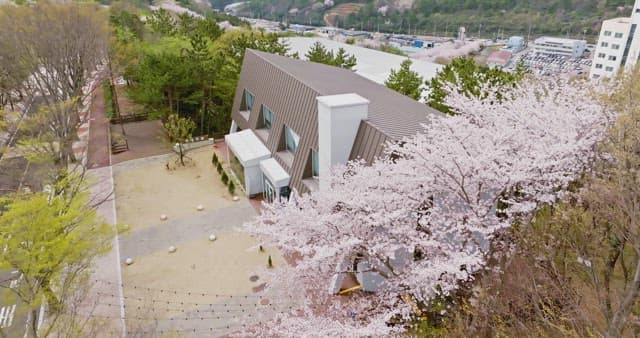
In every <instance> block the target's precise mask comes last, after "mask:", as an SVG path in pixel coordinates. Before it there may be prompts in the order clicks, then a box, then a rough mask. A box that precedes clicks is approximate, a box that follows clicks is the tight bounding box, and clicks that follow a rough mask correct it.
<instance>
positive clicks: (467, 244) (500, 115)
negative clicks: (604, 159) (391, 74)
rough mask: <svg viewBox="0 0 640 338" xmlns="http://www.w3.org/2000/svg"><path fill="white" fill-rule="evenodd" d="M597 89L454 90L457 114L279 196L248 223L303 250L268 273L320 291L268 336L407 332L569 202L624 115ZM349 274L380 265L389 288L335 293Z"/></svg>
mask: <svg viewBox="0 0 640 338" xmlns="http://www.w3.org/2000/svg"><path fill="white" fill-rule="evenodd" d="M588 89H589V87H588V85H587V84H569V83H563V82H560V83H556V82H552V83H549V82H539V81H530V82H527V83H526V84H523V85H522V86H519V87H517V88H514V95H513V98H512V99H510V100H503V101H499V100H497V99H496V95H497V93H494V92H491V91H489V90H487V97H486V99H488V100H489V101H494V103H493V104H491V103H489V102H487V100H480V99H479V98H478V97H476V96H471V97H468V96H467V95H465V94H464V92H463V91H456V90H453V91H452V92H451V93H450V94H449V95H450V97H449V99H448V101H447V104H448V105H449V106H450V107H451V108H452V109H454V110H455V111H456V112H458V114H457V115H455V116H440V117H437V118H433V119H431V122H430V124H429V126H428V127H427V129H426V130H425V131H424V132H423V133H419V134H418V135H416V136H414V137H411V138H408V139H405V140H403V142H401V143H394V144H390V145H389V146H388V149H387V155H389V157H383V158H381V159H379V160H378V161H375V162H374V163H373V164H371V165H370V166H369V165H366V164H364V163H360V162H355V163H350V164H347V165H346V167H339V168H335V170H336V172H335V174H334V175H332V176H330V177H328V178H323V177H321V178H320V179H328V180H329V182H330V183H331V186H332V188H331V189H328V190H323V191H318V192H312V193H310V194H306V195H304V196H295V195H294V197H293V198H292V199H291V200H290V201H289V202H283V203H276V204H273V205H269V206H267V207H266V210H265V211H264V212H263V214H262V215H261V216H259V217H258V219H257V220H256V221H255V222H254V223H253V224H250V225H248V226H247V227H246V230H247V231H249V232H250V233H253V234H256V235H260V236H262V237H261V238H263V239H264V240H265V241H267V243H272V244H274V245H276V246H277V247H278V248H280V249H281V250H282V251H283V252H284V254H285V255H290V256H291V257H300V258H299V259H296V261H295V263H292V264H291V265H289V266H286V267H284V270H281V271H278V272H277V273H272V274H269V272H268V271H267V272H263V273H266V274H269V277H271V278H274V279H275V281H274V282H272V284H271V287H285V288H286V287H291V286H292V285H295V286H296V287H295V289H296V291H297V292H301V293H303V294H306V295H313V297H312V298H313V299H312V300H311V301H309V302H308V304H306V305H307V306H306V307H304V309H303V310H301V311H300V312H298V314H296V315H292V316H286V315H285V316H282V317H281V318H280V322H279V324H278V325H271V324H269V325H263V326H261V327H260V330H262V331H261V332H264V333H265V335H274V336H280V335H285V336H286V335H288V334H289V333H291V332H299V331H300V330H304V331H306V332H308V331H313V332H315V333H317V334H319V335H323V336H325V335H326V336H331V335H356V336H384V335H393V334H398V333H399V332H401V331H403V330H404V328H405V327H406V326H405V325H407V324H408V323H411V322H412V321H413V320H415V319H416V318H419V317H420V313H424V312H423V311H428V310H429V304H431V302H432V301H433V300H434V299H437V297H438V296H439V295H443V296H446V295H449V294H450V293H451V292H453V291H455V290H456V289H457V288H458V287H459V286H460V285H464V283H467V282H472V281H473V279H474V276H475V274H476V273H477V272H478V271H481V270H482V268H483V267H484V266H485V264H486V263H487V261H486V259H487V256H485V254H486V253H487V252H488V251H489V249H490V246H491V242H492V241H493V239H494V236H496V234H497V233H499V232H500V231H501V230H504V229H509V228H510V227H511V226H512V225H513V224H517V223H518V222H519V221H522V220H524V219H527V217H530V215H532V214H533V213H535V212H536V210H537V209H538V208H540V207H541V206H543V205H546V204H547V203H553V202H555V201H557V200H558V198H560V197H561V196H562V195H563V193H564V192H565V191H566V189H568V185H569V183H570V182H571V181H573V180H575V179H577V178H579V177H580V176H581V175H582V174H583V172H584V171H585V170H586V169H587V168H588V165H589V163H591V161H593V159H594V158H595V156H596V154H595V152H594V149H595V146H596V145H597V144H598V143H599V142H600V141H601V140H602V139H603V138H604V135H605V131H606V128H607V126H608V125H610V123H611V120H612V117H613V112H612V111H611V110H610V109H607V108H606V107H603V106H602V105H601V104H600V103H599V102H598V101H597V99H596V98H595V97H593V96H588V95H585V94H584V93H585V90H588ZM558 96H562V99H563V102H564V103H563V104H562V105H559V104H557V101H556V98H557V97H558ZM576 111H579V112H580V114H575V112H576ZM532 140H535V142H532ZM391 155H393V156H391ZM346 273H354V274H355V275H358V274H359V273H362V274H364V273H369V274H372V275H377V279H378V280H380V282H379V283H378V286H377V291H375V292H374V293H363V294H356V295H350V296H349V297H347V298H343V299H341V300H340V301H336V300H335V298H332V297H331V296H330V295H328V294H327V292H326V291H325V290H326V289H327V288H328V287H332V283H333V282H335V281H336V280H339V279H338V278H339V277H340V276H341V275H342V274H346ZM371 278H372V279H375V278H374V277H371ZM318 290H322V291H318ZM327 308H328V309H330V310H329V311H327V310H326V309H327ZM441 311H443V310H440V311H438V312H441ZM348 313H355V315H353V316H349V315H347V314H348ZM353 317H355V318H353Z"/></svg>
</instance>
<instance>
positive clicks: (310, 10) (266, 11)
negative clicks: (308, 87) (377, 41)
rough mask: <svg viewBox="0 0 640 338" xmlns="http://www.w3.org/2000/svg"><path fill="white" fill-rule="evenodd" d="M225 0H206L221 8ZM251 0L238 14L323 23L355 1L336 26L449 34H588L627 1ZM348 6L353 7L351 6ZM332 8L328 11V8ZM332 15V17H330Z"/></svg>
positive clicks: (622, 10)
mask: <svg viewBox="0 0 640 338" xmlns="http://www.w3.org/2000/svg"><path fill="white" fill-rule="evenodd" d="M230 2H232V1H230V0H211V3H212V5H213V7H215V8H222V7H224V5H226V4H228V3H230ZM327 2H329V3H330V2H333V5H332V6H327V5H325V3H323V1H321V0H252V1H251V2H250V4H249V5H248V6H246V8H245V11H244V12H242V13H240V14H242V15H246V16H251V17H260V18H265V19H271V20H278V21H287V22H289V23H305V24H315V25H321V24H323V18H324V16H325V14H327V12H328V14H331V15H332V13H334V12H335V10H334V9H333V8H334V6H338V5H340V4H352V3H353V4H359V6H361V9H360V11H359V12H358V13H356V14H348V15H345V16H340V17H336V19H335V20H333V19H332V21H331V22H334V23H335V24H336V25H337V26H339V27H346V28H355V29H361V28H362V29H367V30H373V31H375V30H380V31H385V32H403V33H408V32H409V30H410V32H411V33H412V34H414V32H416V33H419V34H433V33H434V32H435V33H436V34H438V35H449V36H453V34H454V32H456V31H457V30H458V27H459V26H465V27H466V28H467V31H468V32H470V33H471V35H478V33H479V34H480V35H481V36H483V37H495V36H496V35H504V36H508V35H512V34H519V35H525V36H526V35H529V33H531V36H538V35H544V34H552V35H561V36H574V37H582V36H583V35H584V36H585V37H586V38H587V39H589V38H592V39H593V38H594V37H595V36H596V35H597V33H598V31H599V28H600V22H601V21H602V20H603V19H607V18H611V17H616V16H622V15H628V14H629V13H630V11H631V6H632V4H633V0H359V1H358V0H357V1H348V0H335V1H327ZM352 7H353V6H352ZM332 10H333V12H332ZM332 16H333V15H332Z"/></svg>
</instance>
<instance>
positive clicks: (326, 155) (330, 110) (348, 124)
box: [318, 94, 369, 190]
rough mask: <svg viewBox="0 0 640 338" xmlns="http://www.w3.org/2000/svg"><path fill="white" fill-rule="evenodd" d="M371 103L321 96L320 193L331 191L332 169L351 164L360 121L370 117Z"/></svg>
mask: <svg viewBox="0 0 640 338" xmlns="http://www.w3.org/2000/svg"><path fill="white" fill-rule="evenodd" d="M368 111H369V100H367V99H365V98H364V97H362V96H360V95H358V94H340V95H329V96H319V97H318V162H319V163H318V164H319V165H318V169H319V175H320V182H319V183H320V184H319V187H320V190H325V189H327V188H329V186H330V183H329V181H328V179H327V178H328V177H329V175H330V173H331V167H332V166H334V165H336V164H345V163H347V161H349V155H350V154H351V147H353V141H354V140H355V139H356V134H358V128H359V127H360V121H362V120H364V119H366V118H367V116H368Z"/></svg>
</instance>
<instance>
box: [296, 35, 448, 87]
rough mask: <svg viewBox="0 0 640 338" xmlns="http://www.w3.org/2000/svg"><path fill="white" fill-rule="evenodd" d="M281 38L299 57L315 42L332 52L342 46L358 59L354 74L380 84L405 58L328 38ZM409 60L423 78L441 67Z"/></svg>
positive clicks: (428, 76)
mask: <svg viewBox="0 0 640 338" xmlns="http://www.w3.org/2000/svg"><path fill="white" fill-rule="evenodd" d="M283 40H284V41H286V42H287V44H288V45H289V49H290V51H291V52H292V53H295V52H297V53H298V54H299V55H300V57H301V58H304V57H305V56H304V55H305V54H306V53H307V51H309V49H310V48H311V46H313V44H314V43H316V42H320V43H322V44H323V45H324V46H325V48H327V49H328V50H331V51H333V52H334V53H335V52H337V51H338V49H339V48H344V49H345V50H346V52H347V53H348V54H351V55H354V56H355V57H356V59H357V61H358V63H357V64H356V66H355V67H354V70H355V72H356V74H358V75H361V76H364V77H366V78H367V79H369V80H371V81H374V82H377V83H380V84H384V81H385V80H386V79H387V78H388V77H389V74H390V73H391V70H392V69H396V70H397V69H399V68H400V64H401V63H402V61H404V60H406V59H407V57H406V56H401V55H395V54H390V53H385V52H381V51H379V50H375V49H371V48H365V47H359V46H354V45H349V44H346V43H342V42H338V41H333V40H329V39H322V38H305V37H292V38H285V39H283ZM411 61H412V62H413V64H412V65H411V70H413V71H416V72H418V74H420V76H422V77H423V78H424V79H425V80H429V79H431V78H432V77H434V76H435V75H436V73H437V72H438V71H440V70H441V69H442V68H443V66H442V65H439V64H436V63H432V62H427V61H423V60H416V59H411Z"/></svg>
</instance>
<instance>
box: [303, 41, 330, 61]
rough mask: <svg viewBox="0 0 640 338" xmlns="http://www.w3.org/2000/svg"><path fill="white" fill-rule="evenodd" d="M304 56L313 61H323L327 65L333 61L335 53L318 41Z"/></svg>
mask: <svg viewBox="0 0 640 338" xmlns="http://www.w3.org/2000/svg"><path fill="white" fill-rule="evenodd" d="M304 56H306V57H307V60H309V61H311V62H317V63H323V64H325V65H330V64H332V63H333V53H332V52H331V51H329V50H327V49H326V48H325V47H324V45H323V44H322V43H320V42H319V41H316V42H315V43H314V44H313V46H311V48H309V50H308V51H307V53H306V54H305V55H304Z"/></svg>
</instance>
